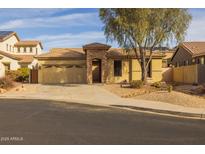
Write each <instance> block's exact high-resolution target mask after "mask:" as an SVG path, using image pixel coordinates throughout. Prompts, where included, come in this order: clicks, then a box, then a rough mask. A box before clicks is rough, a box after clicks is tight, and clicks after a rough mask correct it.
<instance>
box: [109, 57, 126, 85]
mask: <svg viewBox="0 0 205 154" xmlns="http://www.w3.org/2000/svg"><path fill="white" fill-rule="evenodd" d="M108 72H109V73H108V78H107V82H108V83H119V82H122V81H124V80H126V81H128V82H129V60H122V76H114V60H113V59H109V60H108Z"/></svg>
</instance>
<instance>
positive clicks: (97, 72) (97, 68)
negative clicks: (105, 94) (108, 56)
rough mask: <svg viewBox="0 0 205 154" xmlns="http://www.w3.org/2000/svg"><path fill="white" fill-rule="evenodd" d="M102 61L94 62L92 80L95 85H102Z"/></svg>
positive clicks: (94, 60) (96, 60)
mask: <svg viewBox="0 0 205 154" xmlns="http://www.w3.org/2000/svg"><path fill="white" fill-rule="evenodd" d="M101 65H102V64H101V59H93V60H92V79H93V83H101V81H102V80H101V74H102V73H101V72H102V71H101V70H102V68H101Z"/></svg>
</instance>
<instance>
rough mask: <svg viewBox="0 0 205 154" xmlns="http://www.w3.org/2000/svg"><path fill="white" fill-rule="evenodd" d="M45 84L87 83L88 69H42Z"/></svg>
mask: <svg viewBox="0 0 205 154" xmlns="http://www.w3.org/2000/svg"><path fill="white" fill-rule="evenodd" d="M42 74H43V81H42V82H43V83H47V84H59V83H85V82H86V69H85V68H77V67H69V68H67V67H49V68H42Z"/></svg>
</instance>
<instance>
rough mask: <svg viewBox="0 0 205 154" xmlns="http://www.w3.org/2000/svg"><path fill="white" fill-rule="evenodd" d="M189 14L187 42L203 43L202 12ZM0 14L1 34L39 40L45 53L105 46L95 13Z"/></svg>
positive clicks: (204, 22) (42, 11) (35, 11)
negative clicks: (12, 33)
mask: <svg viewBox="0 0 205 154" xmlns="http://www.w3.org/2000/svg"><path fill="white" fill-rule="evenodd" d="M189 11H190V13H191V14H192V16H193V19H192V22H191V25H190V27H189V29H188V32H187V36H186V41H205V9H189ZM0 14H1V17H0V23H1V24H0V30H12V31H16V32H17V33H18V35H19V36H20V38H21V39H37V40H40V41H42V43H43V46H44V50H45V51H47V50H49V49H50V48H53V47H81V46H82V45H84V44H86V43H90V42H101V43H106V39H105V36H104V33H103V24H102V22H101V21H100V19H99V17H98V9H0ZM108 43H109V44H111V45H113V46H115V47H117V44H116V43H110V42H108Z"/></svg>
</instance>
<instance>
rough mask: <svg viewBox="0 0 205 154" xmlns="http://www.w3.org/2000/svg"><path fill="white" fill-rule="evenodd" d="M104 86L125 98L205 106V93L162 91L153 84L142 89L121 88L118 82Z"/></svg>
mask: <svg viewBox="0 0 205 154" xmlns="http://www.w3.org/2000/svg"><path fill="white" fill-rule="evenodd" d="M104 88H105V89H107V90H108V91H110V92H112V93H114V94H116V95H118V96H121V97H124V98H134V99H142V100H151V101H160V102H165V103H170V104H175V105H181V106H185V107H195V108H205V97H204V95H201V96H196V95H191V94H186V93H183V92H179V91H175V90H173V91H172V92H167V91H160V90H157V89H156V88H154V87H151V86H145V87H143V88H141V89H133V88H121V87H120V85H118V84H110V85H105V86H104ZM177 90H179V88H177Z"/></svg>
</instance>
